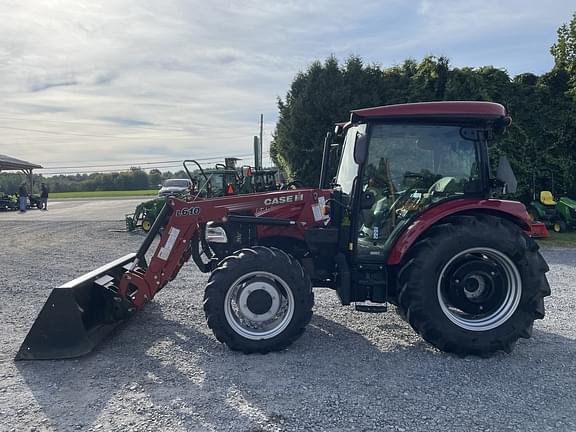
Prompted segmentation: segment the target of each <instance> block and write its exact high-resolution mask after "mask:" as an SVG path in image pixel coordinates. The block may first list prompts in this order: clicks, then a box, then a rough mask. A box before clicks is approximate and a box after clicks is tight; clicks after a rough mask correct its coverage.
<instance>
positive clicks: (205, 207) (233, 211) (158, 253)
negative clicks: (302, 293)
mask: <svg viewBox="0 0 576 432" xmlns="http://www.w3.org/2000/svg"><path fill="white" fill-rule="evenodd" d="M327 193H329V192H328V191H323V192H322V191H319V190H303V191H297V192H294V191H284V192H272V193H265V194H253V195H242V196H233V197H224V198H220V199H197V200H195V201H184V200H181V199H178V198H170V199H168V200H167V202H166V208H165V209H164V210H163V211H162V214H161V217H159V218H158V220H159V222H158V226H156V224H155V226H154V227H153V228H152V230H151V231H150V233H149V234H148V238H147V239H153V238H154V237H155V236H156V234H157V232H158V231H159V230H160V229H161V228H162V227H163V233H162V236H161V239H160V243H159V244H158V246H157V247H156V250H155V252H154V254H153V256H152V258H151V259H150V263H149V264H147V263H146V261H145V254H146V252H147V250H148V247H149V246H150V244H151V241H145V242H144V244H143V247H141V248H140V250H139V251H138V253H137V255H136V260H135V262H134V268H133V269H131V270H129V271H126V272H125V273H124V274H123V275H122V279H121V281H120V285H119V288H118V294H119V295H120V296H121V297H123V298H126V299H129V300H130V302H131V303H132V304H133V305H134V306H135V307H136V308H139V307H141V306H143V305H144V304H145V303H146V302H148V301H149V300H151V299H152V298H153V297H154V296H155V295H156V293H157V292H158V291H160V290H161V289H162V288H163V287H164V286H165V285H166V284H167V283H168V282H170V281H171V280H173V279H174V278H175V277H176V276H177V275H178V272H179V271H180V269H181V268H182V266H183V265H184V264H185V263H186V262H187V261H188V260H189V259H190V256H191V254H192V248H191V245H192V238H193V236H194V234H196V232H197V231H198V230H199V228H200V225H201V224H205V223H207V222H210V221H216V222H226V221H227V220H228V218H229V217H230V216H233V215H234V216H233V217H235V220H238V218H240V220H242V219H244V220H245V221H246V222H247V223H251V224H262V225H279V224H285V225H294V226H300V227H301V228H302V229H303V228H304V227H305V226H310V225H311V224H313V222H314V219H313V217H314V216H313V211H312V206H313V205H314V203H317V202H318V197H319V196H320V194H323V195H327ZM282 206H290V207H291V209H286V214H290V215H291V216H293V215H297V216H299V217H302V219H298V220H294V219H291V218H290V219H282V218H278V217H275V218H273V219H272V218H269V217H263V216H261V217H258V216H254V215H255V214H258V213H263V212H265V211H268V212H271V211H273V210H274V211H275V212H276V213H278V211H279V210H281V207H282ZM299 207H301V208H299ZM294 208H296V210H294ZM302 213H305V214H304V215H302ZM238 215H240V216H238ZM310 216H311V217H310ZM164 223H165V225H164Z"/></svg>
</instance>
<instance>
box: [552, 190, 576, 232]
mask: <svg viewBox="0 0 576 432" xmlns="http://www.w3.org/2000/svg"><path fill="white" fill-rule="evenodd" d="M556 210H558V213H560V216H561V220H560V221H559V222H558V224H559V229H560V231H559V232H561V231H566V230H569V229H576V201H575V200H573V199H571V198H568V197H561V198H560V199H559V200H558V202H557V203H556ZM554 231H556V230H554Z"/></svg>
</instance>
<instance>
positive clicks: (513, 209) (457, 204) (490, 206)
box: [388, 199, 530, 264]
mask: <svg viewBox="0 0 576 432" xmlns="http://www.w3.org/2000/svg"><path fill="white" fill-rule="evenodd" d="M471 210H477V211H480V212H482V211H483V212H489V213H491V214H494V213H496V212H499V213H502V214H507V215H509V216H511V217H513V218H514V219H516V220H517V221H518V223H519V224H520V225H521V226H522V228H523V229H525V230H526V231H528V232H530V222H529V218H528V212H527V211H526V207H524V204H522V203H520V202H517V201H505V200H494V199H489V200H478V199H457V200H452V201H447V202H446V203H444V204H440V205H438V206H436V207H432V208H430V209H429V210H427V211H425V212H424V213H422V215H421V216H420V217H419V218H418V220H416V222H414V223H413V224H412V225H411V226H410V227H409V228H408V229H407V230H406V231H404V233H403V234H402V235H401V236H400V238H399V239H398V240H397V241H396V244H395V245H394V247H393V248H392V250H391V251H390V255H388V264H400V262H401V261H402V258H403V257H404V255H405V254H406V252H407V251H408V249H410V247H411V246H412V245H413V244H414V242H415V241H416V240H417V239H418V237H420V236H421V235H422V234H423V233H424V232H425V231H426V230H427V229H428V228H430V227H431V226H432V225H434V224H435V223H436V222H438V221H440V220H441V219H443V218H445V217H447V216H450V215H453V214H456V213H461V212H464V211H471Z"/></svg>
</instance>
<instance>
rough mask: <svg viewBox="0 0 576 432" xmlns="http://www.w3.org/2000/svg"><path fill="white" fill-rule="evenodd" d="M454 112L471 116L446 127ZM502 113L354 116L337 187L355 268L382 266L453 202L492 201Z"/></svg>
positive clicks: (480, 107) (417, 107)
mask: <svg viewBox="0 0 576 432" xmlns="http://www.w3.org/2000/svg"><path fill="white" fill-rule="evenodd" d="M451 105H458V107H452V108H453V109H454V111H455V112H456V108H458V109H462V108H465V109H466V110H465V111H464V112H462V113H461V114H460V116H459V117H454V116H452V117H451V118H450V120H449V121H448V120H446V119H445V115H446V111H447V110H449V109H450V108H451ZM504 118H505V115H504V112H503V110H502V108H501V106H500V105H496V104H487V103H479V104H475V103H466V104H463V103H450V104H448V103H432V104H408V105H402V106H386V107H379V108H371V109H367V110H357V111H353V112H352V117H351V121H350V123H348V124H347V125H346V126H345V127H344V128H343V130H342V132H343V133H344V142H343V144H342V149H341V153H342V156H341V159H340V164H339V167H338V170H337V174H336V178H335V183H336V185H337V186H336V189H337V191H338V193H340V194H341V195H342V202H343V203H345V204H346V206H347V208H348V215H349V216H348V217H345V218H344V219H345V220H344V222H345V223H346V224H349V227H350V228H349V229H350V231H349V241H348V243H349V245H348V249H349V250H350V251H354V253H353V254H352V255H353V261H357V262H367V263H369V262H382V261H383V260H384V259H386V257H387V256H388V253H389V252H390V248H391V246H393V245H394V243H395V240H396V239H397V238H398V236H399V235H400V234H401V233H403V232H404V230H405V229H406V228H407V227H408V226H410V225H411V224H412V222H413V221H414V220H415V219H416V218H417V217H418V216H420V215H421V214H422V213H424V212H426V211H427V210H430V209H432V208H434V207H435V206H438V205H440V204H442V203H445V202H447V201H454V200H465V199H469V198H473V199H478V198H488V197H489V195H490V179H489V162H488V156H487V140H488V138H490V136H491V131H492V129H493V127H494V124H495V123H497V122H502V121H505V120H504Z"/></svg>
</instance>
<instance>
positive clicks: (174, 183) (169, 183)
mask: <svg viewBox="0 0 576 432" xmlns="http://www.w3.org/2000/svg"><path fill="white" fill-rule="evenodd" d="M189 185H190V182H189V181H188V180H183V179H170V180H166V181H165V182H164V187H183V188H185V187H188V186H189Z"/></svg>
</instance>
